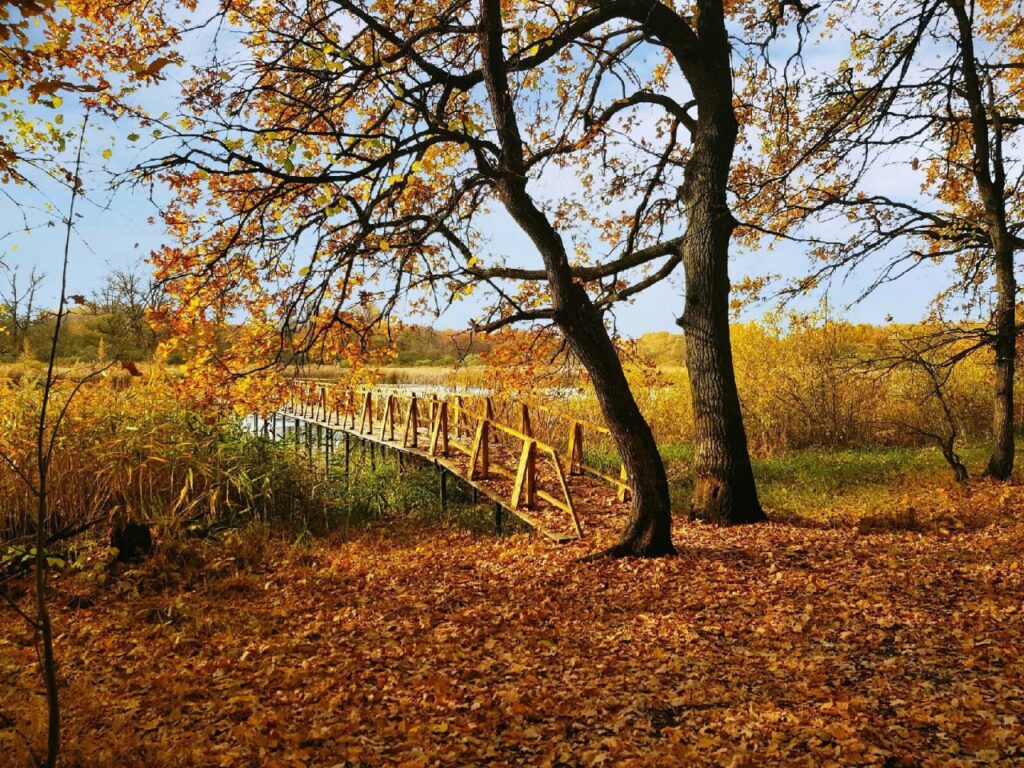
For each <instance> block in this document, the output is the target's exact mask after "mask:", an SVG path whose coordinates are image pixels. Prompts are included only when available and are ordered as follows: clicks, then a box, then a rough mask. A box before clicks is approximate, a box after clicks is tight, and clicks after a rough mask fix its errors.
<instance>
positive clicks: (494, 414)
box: [263, 381, 629, 542]
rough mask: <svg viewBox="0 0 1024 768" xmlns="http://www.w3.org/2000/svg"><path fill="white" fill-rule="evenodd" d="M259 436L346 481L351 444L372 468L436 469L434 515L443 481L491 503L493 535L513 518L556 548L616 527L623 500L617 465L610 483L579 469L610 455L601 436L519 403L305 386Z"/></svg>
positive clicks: (600, 430) (583, 424)
mask: <svg viewBox="0 0 1024 768" xmlns="http://www.w3.org/2000/svg"><path fill="white" fill-rule="evenodd" d="M263 429H264V431H265V432H266V434H268V435H269V436H271V437H272V439H275V440H288V439H294V440H295V441H296V443H297V444H298V445H300V446H301V445H303V443H305V446H306V448H307V449H308V451H309V455H310V459H311V460H312V459H313V457H314V456H315V455H318V454H319V455H322V457H323V461H324V464H325V466H331V465H332V464H334V465H338V464H340V463H341V462H342V461H343V462H344V464H343V466H344V470H345V472H346V475H347V473H348V471H349V463H350V456H351V452H352V447H353V446H352V444H353V442H354V441H362V442H363V443H364V444H365V445H366V446H368V447H369V450H370V454H371V460H375V455H376V454H375V450H376V449H378V448H385V449H391V450H393V451H395V452H397V453H398V455H399V459H400V460H401V458H402V456H414V457H418V458H420V459H422V460H425V461H427V462H430V463H432V464H433V465H435V466H436V467H437V468H438V473H439V494H440V498H441V504H442V506H443V505H444V504H445V503H446V501H447V486H446V481H447V476H448V475H449V474H451V475H454V476H455V477H457V478H458V479H459V480H460V481H461V482H463V483H465V484H466V485H467V486H469V487H470V488H471V489H472V492H473V498H474V500H475V499H477V497H478V495H481V494H482V495H483V496H485V497H486V498H488V499H490V500H491V501H493V502H494V505H495V523H496V525H497V527H498V528H499V530H500V528H501V525H502V518H503V516H504V515H505V514H511V515H514V516H515V517H517V518H519V519H520V520H522V521H523V522H524V523H526V525H528V526H530V527H531V528H533V529H535V530H536V531H538V532H539V533H540V534H542V535H543V536H545V537H546V538H548V539H550V540H552V541H556V542H567V541H571V540H574V539H579V538H582V537H583V536H584V535H586V534H587V533H588V531H589V530H591V529H593V528H594V527H604V526H605V525H614V526H615V527H618V526H620V525H621V524H622V521H623V519H624V515H625V513H626V506H627V502H628V500H629V486H628V485H627V484H626V480H625V471H624V469H623V468H622V466H621V464H620V466H619V472H618V473H617V476H613V474H610V473H608V472H605V471H602V470H601V469H598V468H596V467H594V466H592V465H591V464H590V463H588V462H587V461H586V459H585V457H586V456H587V455H588V451H589V452H590V453H601V454H604V455H606V456H607V455H612V456H614V455H615V453H614V445H613V444H612V442H611V439H610V435H609V433H608V430H607V429H606V428H605V427H603V426H601V425H598V424H594V423H591V422H589V421H586V420H583V419H580V418H576V417H574V416H570V415H568V414H565V413H563V412H560V411H559V410H557V409H554V408H551V407H550V406H547V405H543V404H540V403H536V402H531V401H527V400H522V399H518V398H511V397H502V396H497V395H493V394H478V393H458V392H452V391H448V390H443V389H430V388H426V389H424V388H416V389H415V390H414V389H412V388H409V387H387V386H378V387H373V388H366V389H348V388H340V387H338V386H336V385H330V384H326V383H322V382H315V381H308V382H302V383H301V384H300V385H299V386H298V387H297V390H296V391H295V393H294V394H293V395H292V396H291V398H290V399H289V400H288V401H287V402H286V403H285V404H284V405H283V406H282V407H281V408H280V409H279V410H277V411H275V412H274V413H272V414H270V415H269V416H268V417H266V418H265V419H264V421H263ZM585 446H586V447H587V451H585V450H584V448H585ZM339 451H341V452H343V455H340V456H339V455H338V452H339ZM595 463H596V462H595Z"/></svg>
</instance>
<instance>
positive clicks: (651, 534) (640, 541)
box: [480, 0, 675, 557]
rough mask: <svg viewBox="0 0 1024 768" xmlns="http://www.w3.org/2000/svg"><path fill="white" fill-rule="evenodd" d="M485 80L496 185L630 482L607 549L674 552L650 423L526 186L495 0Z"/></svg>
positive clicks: (483, 6)
mask: <svg viewBox="0 0 1024 768" xmlns="http://www.w3.org/2000/svg"><path fill="white" fill-rule="evenodd" d="M480 29H481V41H480V42H481V52H482V57H483V70H484V84H485V85H486V87H487V94H488V98H489V100H490V104H491V111H492V114H493V117H494V122H495V127H496V129H497V134H498V137H499V140H500V143H501V151H502V155H501V162H500V168H499V169H497V184H496V189H497V192H498V195H499V197H500V198H501V201H502V203H503V204H504V205H505V208H506V209H507V210H508V212H509V213H510V214H511V216H512V218H513V219H515V221H516V223H517V224H519V226H520V227H521V228H522V229H523V231H524V232H525V233H526V234H527V236H529V238H530V239H531V240H532V241H533V243H534V244H535V245H536V247H537V250H538V251H539V252H540V254H541V257H542V258H543V260H544V268H545V271H546V273H547V280H548V285H549V287H550V292H551V305H552V309H553V310H554V319H555V322H556V323H557V324H558V326H559V328H560V329H561V331H562V333H563V334H564V335H565V338H566V340H567V342H568V344H569V347H570V349H571V350H572V352H573V353H574V354H575V355H576V356H577V357H578V358H579V360H580V362H581V363H582V364H583V366H584V367H585V368H586V369H587V372H588V373H589V374H590V377H591V380H592V381H593V383H594V390H595V392H596V393H597V399H598V402H599V404H600V406H601V413H602V415H603V416H604V419H605V423H606V424H607V426H608V429H609V430H610V432H611V434H612V437H613V439H614V440H615V445H616V447H617V448H618V450H619V455H620V457H621V459H622V462H623V464H624V465H625V468H626V478H627V482H628V483H629V484H630V487H631V489H632V492H633V493H632V509H631V515H630V521H629V523H628V525H627V526H626V529H625V531H624V532H623V535H622V538H621V540H620V541H619V543H618V544H616V545H615V546H614V547H612V548H610V549H609V550H607V551H606V552H604V553H600V554H606V555H611V556H627V555H634V556H641V557H656V556H660V555H667V554H672V553H674V552H675V549H674V547H673V546H672V536H671V502H670V499H669V492H668V481H667V479H666V476H665V467H664V464H663V462H662V460H661V455H660V454H659V453H658V446H657V444H656V443H655V441H654V436H653V434H652V433H651V429H650V426H649V425H648V424H647V421H646V420H645V419H644V417H643V414H642V413H641V412H640V408H639V406H637V404H636V400H635V399H634V398H633V393H632V392H631V391H630V388H629V384H628V382H627V381H626V375H625V373H624V371H623V370H622V364H621V362H620V361H619V356H618V352H617V350H616V349H615V345H614V344H613V343H612V340H611V337H610V336H609V334H608V329H607V328H606V327H605V325H604V320H603V318H602V316H601V313H600V312H599V311H598V309H597V308H596V307H595V306H594V304H593V302H592V301H591V300H590V297H589V296H588V295H587V293H586V291H585V290H584V289H583V287H582V286H580V285H579V284H578V283H576V282H575V281H574V280H573V278H572V272H571V269H570V265H569V257H568V254H567V253H566V251H565V245H564V243H563V242H562V238H561V236H560V235H559V234H558V232H557V230H556V229H555V228H554V226H553V225H552V224H551V222H550V221H549V220H548V218H547V216H545V215H544V213H543V212H542V211H541V210H540V209H539V208H538V207H537V205H536V204H535V202H534V200H533V198H532V197H531V195H530V194H529V192H528V191H527V189H526V168H525V162H524V159H523V153H524V150H523V142H522V138H521V135H520V132H519V126H518V122H517V120H516V116H515V111H514V105H513V104H512V97H511V94H510V91H509V87H508V73H507V70H506V65H505V53H504V47H503V42H502V20H501V2H500V0H481V3H480Z"/></svg>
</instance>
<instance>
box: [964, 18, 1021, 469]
mask: <svg viewBox="0 0 1024 768" xmlns="http://www.w3.org/2000/svg"><path fill="white" fill-rule="evenodd" d="M948 3H949V7H950V9H951V10H952V12H953V17H954V18H955V19H956V24H957V33H958V35H959V40H958V41H957V42H958V43H959V47H960V66H961V68H962V73H963V91H962V93H963V98H964V100H965V101H966V102H967V106H968V107H969V108H970V113H971V137H972V139H973V140H974V167H973V169H972V170H973V173H974V181H975V183H976V184H977V186H978V196H979V197H980V198H981V202H982V205H983V206H984V208H985V218H986V219H987V224H988V235H989V240H990V241H991V243H992V255H993V270H994V271H995V276H996V309H995V316H994V317H993V321H994V325H995V339H994V341H993V345H992V346H993V348H994V350H995V353H996V363H995V379H996V381H995V402H994V404H993V420H992V456H991V457H990V458H989V461H988V469H987V470H986V471H987V473H988V474H989V475H991V476H992V477H995V478H998V479H999V480H1006V479H1008V478H1009V477H1010V475H1011V474H1012V473H1013V452H1014V451H1013V374H1014V368H1015V365H1014V364H1015V361H1016V356H1017V352H1016V341H1017V319H1016V314H1017V312H1016V308H1017V281H1016V277H1015V276H1014V271H1013V266H1014V265H1013V255H1014V243H1013V239H1012V237H1011V235H1010V231H1009V229H1008V228H1007V226H1006V167H1005V165H1004V162H1003V125H1002V117H1001V116H1000V114H999V110H998V108H997V107H996V105H995V104H994V103H992V102H991V100H989V102H988V103H987V104H986V99H985V96H984V93H983V91H982V83H981V77H980V75H979V72H978V62H977V59H976V57H975V52H974V26H973V19H972V17H971V15H970V14H969V13H968V11H967V8H966V6H965V4H964V2H963V0H948ZM990 127H991V131H992V133H991V135H990V133H989V129H990Z"/></svg>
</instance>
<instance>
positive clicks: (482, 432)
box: [469, 418, 491, 480]
mask: <svg viewBox="0 0 1024 768" xmlns="http://www.w3.org/2000/svg"><path fill="white" fill-rule="evenodd" d="M489 432H490V422H489V421H488V420H487V419H483V418H482V419H480V421H479V422H478V423H477V426H476V436H475V437H474V438H473V450H472V451H471V452H470V454H469V479H470V480H475V479H476V478H477V477H478V475H477V474H476V467H477V462H479V463H480V474H479V477H481V478H486V477H487V476H488V475H489V474H490V470H491V462H490V452H489V450H488V447H487V443H488V433H489Z"/></svg>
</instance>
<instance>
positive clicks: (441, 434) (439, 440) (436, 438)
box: [430, 400, 448, 456]
mask: <svg viewBox="0 0 1024 768" xmlns="http://www.w3.org/2000/svg"><path fill="white" fill-rule="evenodd" d="M439 447H440V451H441V455H443V456H447V455H448V403H447V402H446V401H444V400H442V401H441V402H440V404H439V405H438V408H437V417H436V418H435V419H434V425H433V428H432V429H431V434H430V455H431V456H437V453H438V448H439Z"/></svg>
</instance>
